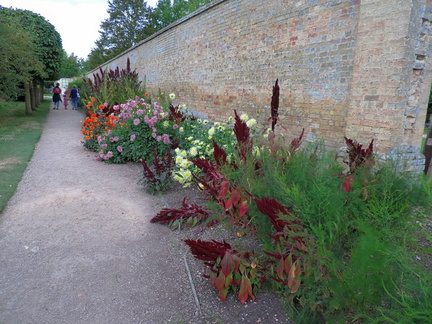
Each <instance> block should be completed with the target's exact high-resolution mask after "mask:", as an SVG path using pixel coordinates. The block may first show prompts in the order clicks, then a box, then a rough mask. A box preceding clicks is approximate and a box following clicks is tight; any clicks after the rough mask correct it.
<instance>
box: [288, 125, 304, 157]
mask: <svg viewBox="0 0 432 324" xmlns="http://www.w3.org/2000/svg"><path fill="white" fill-rule="evenodd" d="M303 135H304V128H303V130H302V132H301V134H300V136H299V137H297V138H294V139H293V140H292V141H291V145H290V151H295V150H297V149H298V148H299V147H300V145H301V143H302V139H303Z"/></svg>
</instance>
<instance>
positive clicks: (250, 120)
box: [246, 118, 257, 127]
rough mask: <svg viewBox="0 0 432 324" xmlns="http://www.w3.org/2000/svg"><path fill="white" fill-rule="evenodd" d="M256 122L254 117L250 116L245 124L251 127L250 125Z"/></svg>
mask: <svg viewBox="0 0 432 324" xmlns="http://www.w3.org/2000/svg"><path fill="white" fill-rule="evenodd" d="M256 123H257V121H256V119H253V118H251V119H249V120H248V121H247V122H246V125H247V127H252V126H254V125H256Z"/></svg>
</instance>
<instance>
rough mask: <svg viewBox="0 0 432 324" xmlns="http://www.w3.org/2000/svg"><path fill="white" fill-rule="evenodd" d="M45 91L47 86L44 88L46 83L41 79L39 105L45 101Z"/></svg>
mask: <svg viewBox="0 0 432 324" xmlns="http://www.w3.org/2000/svg"><path fill="white" fill-rule="evenodd" d="M44 91H45V86H44V81H43V80H42V79H39V100H40V101H39V103H41V102H42V101H43V99H44Z"/></svg>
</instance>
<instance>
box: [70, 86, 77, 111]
mask: <svg viewBox="0 0 432 324" xmlns="http://www.w3.org/2000/svg"><path fill="white" fill-rule="evenodd" d="M70 98H71V99H72V110H74V109H78V98H79V93H78V89H77V87H76V85H74V86H73V88H72V90H71V92H70Z"/></svg>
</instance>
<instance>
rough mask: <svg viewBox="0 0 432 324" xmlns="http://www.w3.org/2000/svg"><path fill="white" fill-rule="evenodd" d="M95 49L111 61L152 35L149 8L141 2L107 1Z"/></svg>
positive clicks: (132, 0) (135, 0)
mask: <svg viewBox="0 0 432 324" xmlns="http://www.w3.org/2000/svg"><path fill="white" fill-rule="evenodd" d="M108 13H109V18H108V19H105V20H104V21H103V22H102V24H101V30H100V31H99V33H100V39H99V40H97V41H96V48H97V49H103V52H102V54H103V56H104V57H105V59H111V58H113V57H115V56H117V55H118V54H120V53H121V52H123V51H125V50H127V49H128V48H130V47H132V46H134V45H135V44H137V43H139V42H140V41H142V40H143V39H145V38H147V37H148V36H150V35H152V34H153V33H154V28H153V26H152V24H151V17H150V16H151V13H152V11H151V8H150V7H148V6H147V2H146V1H143V0H109V1H108Z"/></svg>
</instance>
